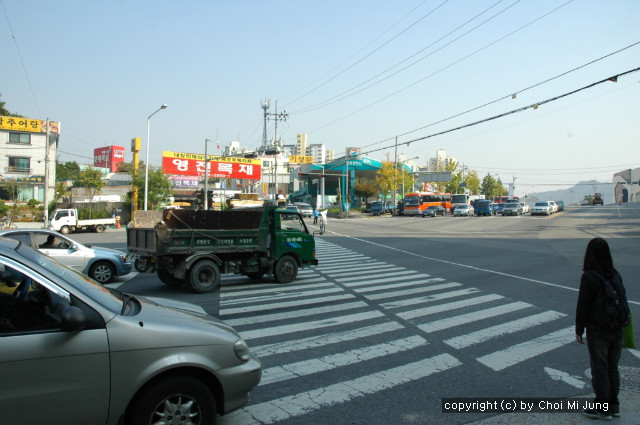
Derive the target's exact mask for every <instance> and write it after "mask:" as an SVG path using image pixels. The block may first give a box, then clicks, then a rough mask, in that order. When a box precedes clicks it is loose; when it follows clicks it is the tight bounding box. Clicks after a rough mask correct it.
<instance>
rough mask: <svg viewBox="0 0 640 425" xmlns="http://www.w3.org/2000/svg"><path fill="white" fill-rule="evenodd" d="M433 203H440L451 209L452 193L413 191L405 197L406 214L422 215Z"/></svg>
mask: <svg viewBox="0 0 640 425" xmlns="http://www.w3.org/2000/svg"><path fill="white" fill-rule="evenodd" d="M431 205H440V206H442V207H444V209H446V210H447V211H451V194H450V193H432V192H413V193H407V194H406V195H405V197H404V215H422V212H423V211H424V210H426V209H427V207H429V206H431Z"/></svg>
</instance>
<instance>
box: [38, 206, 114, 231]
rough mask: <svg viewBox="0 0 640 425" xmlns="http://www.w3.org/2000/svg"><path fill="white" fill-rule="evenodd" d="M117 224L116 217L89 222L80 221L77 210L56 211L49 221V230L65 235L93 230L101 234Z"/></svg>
mask: <svg viewBox="0 0 640 425" xmlns="http://www.w3.org/2000/svg"><path fill="white" fill-rule="evenodd" d="M115 224H116V219H115V217H112V218H95V219H89V220H79V219H78V210H77V209H75V208H67V209H59V210H55V211H54V212H53V214H51V220H50V221H49V229H51V230H56V231H58V232H60V233H62V234H64V235H67V234H69V233H71V232H77V231H79V230H92V231H94V232H97V233H100V232H104V229H105V228H106V227H107V226H109V225H114V226H115Z"/></svg>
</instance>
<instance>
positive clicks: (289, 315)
mask: <svg viewBox="0 0 640 425" xmlns="http://www.w3.org/2000/svg"><path fill="white" fill-rule="evenodd" d="M349 297H351V298H353V296H352V295H349ZM317 301H320V300H317ZM363 307H368V304H367V303H365V302H363V301H357V302H352V303H343V304H333V305H328V306H324V307H315V308H304V309H302V310H296V311H285V312H282V313H266V314H263V315H261V316H250V317H241V318H238V319H225V318H224V316H226V314H227V312H226V310H220V317H221V318H222V320H224V322H225V323H226V324H228V325H229V326H242V325H251V324H256V323H258V324H259V323H267V322H274V321H278V320H291V319H295V318H298V317H306V316H313V315H316V314H326V313H335V312H338V311H344V310H353V309H356V308H363ZM276 308H277V306H276V305H274V306H273V307H272V308H271V309H270V310H274V309H276Z"/></svg>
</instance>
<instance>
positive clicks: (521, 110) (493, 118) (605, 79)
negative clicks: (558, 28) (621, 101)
mask: <svg viewBox="0 0 640 425" xmlns="http://www.w3.org/2000/svg"><path fill="white" fill-rule="evenodd" d="M638 71H640V67H638V68H634V69H631V70H628V71H625V72H621V73H619V74H616V75H613V76H611V77H608V78H604V79H602V80H600V81H596V82H594V83H591V84H588V85H586V86H583V87H580V88H578V89H575V90H572V91H570V92H567V93H564V94H560V95H557V96H554V97H551V98H548V99H545V100H541V101H539V102H536V103H532V104H530V105H527V106H523V107H520V108H516V109H512V110H510V111H507V112H503V113H501V114H498V115H493V116H491V117H487V118H484V119H481V120H478V121H474V122H471V123H468V124H464V125H461V126H458V127H454V128H451V129H448V130H443V131H439V132H437V133H433V134H430V135H427V136H423V137H418V138H416V139H412V140H408V141H406V142H402V143H397V144H394V145H389V146H385V147H382V148H378V149H373V150H370V151H367V152H363V153H372V152H377V151H380V150H385V149H390V148H393V147H395V146H401V145H407V146H408V145H409V144H411V143H415V142H419V141H422V140H426V139H430V138H432V137H436V136H441V135H443V134H447V133H451V132H454V131H458V130H462V129H463V128H468V127H472V126H475V125H479V124H482V123H485V122H489V121H493V120H496V119H498V118H503V117H506V116H508V115H512V114H516V113H519V112H523V111H526V110H527V109H538V107H539V106H542V105H545V104H547V103H550V102H555V101H557V100H560V99H562V98H565V97H567V96H571V95H574V94H576V93H579V92H581V91H583V90H587V89H590V88H592V87H595V86H597V85H600V84H603V83H606V82H609V81H614V82H615V81H617V80H618V78H620V77H623V76H625V75H628V74H631V73H634V72H638Z"/></svg>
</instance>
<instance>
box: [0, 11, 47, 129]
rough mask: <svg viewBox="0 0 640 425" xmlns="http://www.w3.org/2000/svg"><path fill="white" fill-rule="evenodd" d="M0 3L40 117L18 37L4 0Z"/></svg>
mask: <svg viewBox="0 0 640 425" xmlns="http://www.w3.org/2000/svg"><path fill="white" fill-rule="evenodd" d="M0 5H2V11H3V12H4V16H5V18H6V19H7V24H8V25H9V32H11V38H12V39H13V43H14V44H15V46H16V50H17V52H18V57H19V58H20V64H21V65H22V70H23V72H24V75H25V77H26V78H27V84H28V85H29V90H30V91H31V96H32V97H33V103H34V104H35V107H36V110H37V111H38V116H39V117H42V116H43V115H42V113H41V112H40V107H39V106H38V99H37V98H36V93H35V91H34V90H33V85H32V84H31V78H29V72H28V71H27V66H26V65H25V63H24V59H23V58H22V51H21V50H20V46H19V45H18V39H17V38H16V34H15V32H14V31H13V27H12V26H11V20H10V19H9V14H8V13H7V9H6V8H5V7H4V2H3V1H2V0H0Z"/></svg>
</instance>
